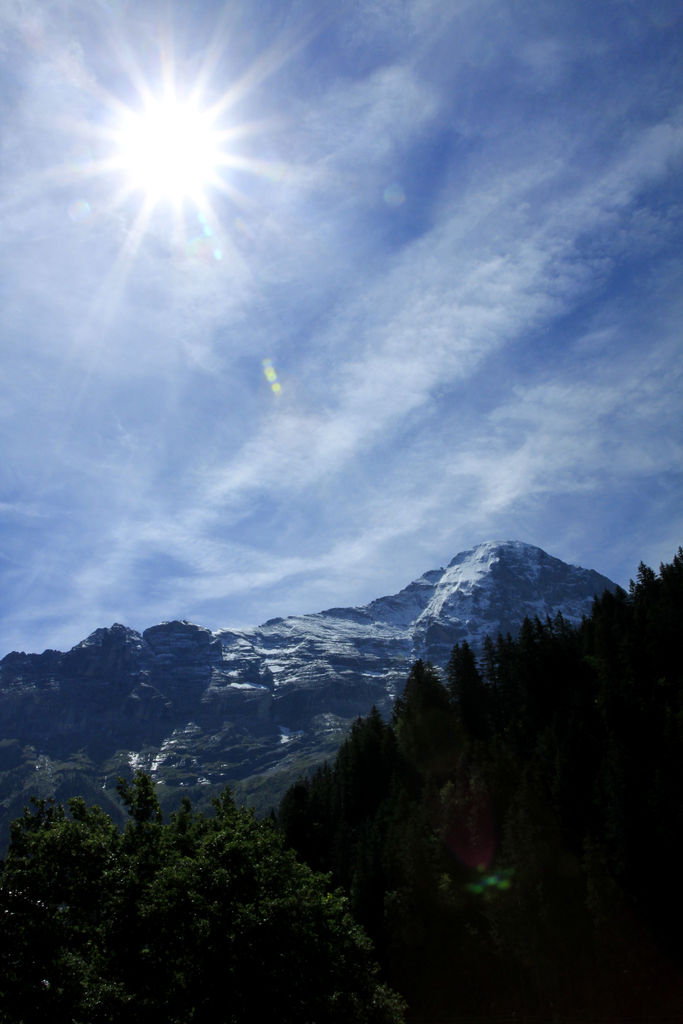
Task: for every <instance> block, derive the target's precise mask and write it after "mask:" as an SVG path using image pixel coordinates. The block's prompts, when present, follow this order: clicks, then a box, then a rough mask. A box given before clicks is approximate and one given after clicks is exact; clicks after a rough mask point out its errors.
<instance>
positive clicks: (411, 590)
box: [0, 541, 615, 845]
mask: <svg viewBox="0 0 683 1024" xmlns="http://www.w3.org/2000/svg"><path fill="white" fill-rule="evenodd" d="M614 588H615V584H614V583H612V581H610V580H609V579H607V578H606V577H604V576H601V575H600V574H599V573H597V572H594V571H593V570H589V569H583V568H579V567H577V566H572V565H567V564H566V563H564V562H562V561H561V560H559V559H557V558H554V557H552V556H551V555H548V554H546V552H545V551H542V550H541V549H540V548H538V547H534V546H532V545H529V544H525V543H521V542H519V541H505V542H493V541H488V542H485V543H483V544H479V545H478V546H477V547H475V548H473V549H471V550H469V551H464V552H461V553H460V554H458V555H456V556H455V558H453V560H452V561H451V562H450V563H449V564H448V566H447V567H446V568H445V569H443V568H441V569H435V570H431V571H428V572H426V573H425V574H424V575H423V576H421V577H420V578H419V579H417V580H415V581H413V582H412V583H410V584H409V585H408V586H406V587H405V588H404V589H403V590H401V591H400V592H399V593H398V594H394V595H391V596H388V597H380V598H377V599H376V600H374V601H371V602H370V603H369V604H366V605H363V606H360V607H351V608H330V609H328V610H326V611H322V612H318V613H314V614H309V615H299V616H291V617H288V618H277V619H270V620H269V621H268V622H265V623H264V624H263V625H261V626H258V627H255V628H253V629H229V628H226V629H220V630H217V631H213V632H212V631H211V630H209V629H206V628H205V627H203V626H199V625H195V624H193V623H190V622H186V621H182V622H180V621H174V622H164V623H161V624H159V625H155V626H152V627H150V628H149V629H146V630H144V632H143V633H138V632H136V631H135V630H133V629H129V628H128V627H126V626H123V625H120V624H118V623H116V624H114V625H112V626H110V627H107V628H100V629H96V630H95V632H94V633H92V634H91V635H90V636H89V637H87V639H85V640H83V641H81V642H80V643H79V644H77V645H76V646H75V647H73V648H72V649H71V650H70V651H67V652H66V653H62V652H59V651H53V650H46V651H44V652H43V653H42V654H24V653H18V652H12V653H11V654H8V655H7V656H6V657H4V658H3V659H2V661H0V805H1V806H2V819H3V820H2V821H0V843H2V844H3V845H4V842H5V841H6V835H7V831H6V830H7V827H8V821H9V820H10V819H11V818H12V817H14V816H15V815H16V814H17V813H20V812H21V808H22V806H23V805H24V804H25V803H27V801H28V798H29V796H30V795H32V794H35V795H37V796H50V795H55V796H57V798H59V799H62V800H63V799H66V798H67V797H68V796H70V795H74V794H80V795H84V796H85V797H86V798H87V799H89V800H91V801H92V802H97V803H99V804H100V805H101V806H106V808H107V810H109V811H110V812H111V811H112V810H116V809H118V803H117V799H116V794H115V784H116V780H117V778H118V777H119V776H120V775H129V774H130V772H131V770H132V769H135V768H144V769H145V770H147V771H149V772H150V773H151V775H152V776H153V777H154V778H155V779H156V780H157V781H158V782H160V783H163V784H164V785H163V786H162V787H160V793H161V794H162V806H163V805H166V807H171V806H175V805H177V803H178V802H179V799H180V797H181V796H183V795H189V796H191V798H192V801H193V803H194V804H197V805H199V806H202V805H204V804H206V803H208V801H209V799H210V797H212V796H214V795H216V793H217V792H218V791H220V790H221V789H222V788H223V787H224V786H225V785H226V783H229V784H230V786H231V788H232V789H233V792H234V793H235V795H236V797H237V798H238V799H242V800H244V801H245V802H248V803H251V804H253V805H254V806H255V807H256V808H257V810H260V811H262V812H266V811H267V810H268V809H269V807H271V806H273V805H274V804H275V803H277V801H278V799H279V797H280V796H281V794H282V792H283V791H284V789H285V788H286V787H287V786H288V785H289V784H290V783H291V782H292V781H293V779H294V778H295V777H296V776H297V775H298V774H300V773H301V772H302V771H305V770H306V769H307V768H309V767H310V766H312V765H314V764H317V763H319V762H320V761H322V760H324V759H325V758H326V757H332V756H333V755H334V752H335V750H336V749H337V747H338V745H339V743H340V742H341V740H342V738H343V737H344V735H345V733H346V731H347V729H348V727H349V724H350V723H351V722H352V721H353V719H354V718H356V717H357V716H358V715H363V714H366V713H367V712H368V711H369V710H370V708H371V707H372V705H373V704H374V705H376V706H377V707H378V708H379V710H380V711H381V712H382V713H383V714H385V715H386V714H388V713H389V712H390V710H391V706H392V704H393V701H394V699H395V698H396V696H398V695H400V692H401V690H402V687H403V684H404V682H405V679H406V676H407V674H408V672H409V670H410V666H411V665H412V663H413V662H414V661H415V660H416V659H417V658H422V659H423V660H429V661H431V662H432V663H433V664H434V665H435V666H437V667H440V668H443V667H444V666H445V665H446V663H447V661H448V658H449V655H450V652H451V650H452V648H453V646H454V645H455V644H456V643H458V642H462V641H463V640H467V642H468V643H469V644H470V646H471V647H472V648H473V649H474V650H475V652H476V651H479V650H480V649H481V645H482V643H483V641H484V638H485V637H486V636H487V635H490V636H491V637H493V638H495V637H496V636H497V635H498V634H499V633H502V634H504V635H505V634H507V633H510V634H511V635H513V636H514V635H516V633H517V632H518V630H519V628H520V626H521V624H522V622H523V620H524V618H525V617H527V616H528V617H530V618H533V617H534V616H538V617H539V618H540V619H542V620H543V619H545V618H546V616H550V617H551V618H552V617H554V616H555V615H556V614H557V613H558V612H561V613H562V615H563V616H564V617H565V618H566V619H567V620H569V621H570V622H578V621H580V620H581V618H582V616H584V615H586V614H588V613H589V612H590V609H591V604H592V601H593V598H594V596H595V595H598V594H601V593H602V592H603V591H604V590H605V589H610V590H614ZM549 685H552V680H549Z"/></svg>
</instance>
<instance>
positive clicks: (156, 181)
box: [113, 93, 225, 207]
mask: <svg viewBox="0 0 683 1024" xmlns="http://www.w3.org/2000/svg"><path fill="white" fill-rule="evenodd" d="M223 135H224V133H222V132H221V131H219V129H218V128H217V126H216V123H215V118H214V117H213V116H212V114H211V111H210V110H204V109H202V108H201V107H200V106H199V105H198V104H197V103H196V102H193V101H192V100H182V99H179V98H177V97H176V96H175V95H174V94H172V93H171V94H168V95H165V96H162V97H154V96H151V95H149V96H147V97H146V98H145V99H144V101H143V102H142V104H141V106H140V107H139V109H136V110H133V109H131V108H126V109H124V110H123V111H122V113H121V115H120V118H119V125H118V127H117V129H116V131H115V132H114V140H113V141H114V145H115V151H116V158H115V163H116V165H117V167H118V169H119V170H120V171H121V172H122V174H123V176H124V180H125V183H126V190H127V191H130V192H142V193H143V195H144V197H145V202H146V205H147V206H148V207H151V206H156V205H157V204H159V203H161V202H163V201H169V202H171V203H173V204H174V205H178V204H182V203H184V202H185V201H190V202H192V203H193V204H194V205H196V206H201V205H202V203H203V202H204V201H205V197H206V193H207V190H209V189H210V188H211V187H212V186H215V185H217V184H218V183H219V180H220V169H221V166H222V164H223V163H224V161H225V154H224V152H223V143H224V138H223Z"/></svg>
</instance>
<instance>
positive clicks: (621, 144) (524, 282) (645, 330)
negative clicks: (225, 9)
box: [0, 0, 683, 647]
mask: <svg viewBox="0 0 683 1024" xmlns="http://www.w3.org/2000/svg"><path fill="white" fill-rule="evenodd" d="M541 7H542V5H539V4H536V3H531V4H529V5H527V6H526V7H524V8H523V9H522V8H520V9H519V11H518V12H517V15H516V16H515V18H512V17H511V14H510V9H509V8H508V6H507V5H504V4H501V3H498V2H493V0H492V2H489V3H486V4H471V3H459V4H448V5H443V4H433V3H429V2H426V0H424V2H420V3H415V4H411V5H408V6H407V7H405V8H402V9H400V10H397V9H396V8H395V5H393V6H392V5H386V4H384V3H379V2H378V3H375V2H370V0H368V2H364V3H362V4H357V5H352V6H351V7H349V8H348V9H347V10H346V12H345V15H344V17H338V18H335V17H330V18H325V19H324V20H323V21H321V20H320V16H319V13H316V10H314V8H313V6H310V7H309V5H307V4H303V5H291V8H288V9H287V12H286V16H283V15H282V14H280V15H279V18H280V19H281V20H280V21H278V22H277V24H281V25H283V26H284V25H286V30H284V31H283V34H282V35H281V37H279V38H276V36H277V33H274V31H270V30H269V35H268V37H267V38H266V35H265V34H263V36H262V38H261V37H259V32H260V31H261V29H259V26H257V25H256V24H254V23H252V22H251V19H250V15H249V12H248V11H245V12H242V13H241V14H240V13H239V12H233V14H232V15H230V17H232V18H233V19H236V20H234V24H233V23H232V22H231V24H230V26H227V23H226V24H223V25H222V26H221V25H217V24H215V23H214V25H213V28H211V27H210V26H209V27H207V26H208V22H206V21H202V22H201V24H200V20H199V15H197V14H190V13H187V14H183V18H185V19H186V22H185V25H186V28H187V29H188V32H187V39H186V40H185V44H184V45H185V46H186V52H185V53H182V52H180V51H182V47H183V41H182V40H176V43H177V46H178V48H179V52H178V54H177V59H178V62H179V65H184V66H186V67H192V68H193V72H196V70H197V68H201V66H202V60H203V59H204V58H203V57H202V53H204V54H207V53H209V54H210V59H207V62H206V63H205V72H206V73H205V75H204V78H203V82H204V84H205V85H206V86H207V87H208V86H209V84H210V85H211V87H212V88H214V92H215V95H223V96H224V97H225V106H226V111H228V110H229V111H230V113H231V116H233V117H234V118H236V119H237V120H236V121H235V124H234V127H235V129H236V131H235V147H236V148H237V147H239V146H240V145H241V146H243V150H242V151H241V158H240V159H241V163H242V164H243V166H241V168H236V169H235V170H234V172H233V173H234V181H233V182H232V185H234V190H233V191H232V192H231V193H230V198H226V197H225V196H214V197H212V200H211V209H210V210H209V211H208V213H207V211H205V213H206V216H208V218H209V220H210V221H211V226H210V227H211V231H212V232H213V235H212V237H215V239H216V244H217V245H220V247H221V254H222V258H221V260H215V259H208V260H207V259H205V258H204V257H205V255H206V253H205V251H204V250H203V249H202V245H201V241H202V238H201V236H202V231H203V227H202V225H203V223H204V222H203V221H197V218H196V217H195V220H194V221H192V220H191V218H188V220H187V221H186V223H185V224H184V225H183V231H182V232H180V231H179V230H178V226H177V225H176V228H175V231H174V230H170V229H169V224H168V220H167V219H166V220H165V218H164V214H163V211H157V213H156V214H155V215H154V216H150V217H149V218H148V219H147V220H145V221H144V231H141V230H138V232H137V234H136V228H135V223H136V216H137V207H136V203H135V201H133V200H131V201H130V202H128V203H127V204H126V203H121V202H120V201H119V200H117V198H116V195H115V191H114V190H113V189H112V183H111V182H110V181H109V179H108V178H107V177H106V176H102V175H96V174H93V173H91V172H92V169H93V168H92V166H90V167H89V165H88V160H91V163H92V160H94V155H93V153H91V154H90V155H88V153H86V152H85V150H86V149H87V148H88V146H87V145H86V146H85V149H84V139H85V140H86V142H87V133H86V134H85V135H84V134H83V126H84V125H87V124H88V123H89V119H90V121H92V119H93V118H96V117H97V116H101V114H102V109H103V106H102V104H103V103H104V106H105V107H106V102H105V101H104V100H103V96H108V97H112V96H114V95H116V90H117V89H118V90H119V92H120V93H121V98H122V100H123V101H125V99H126V95H124V94H130V92H131V89H133V85H134V83H131V81H130V79H129V77H127V76H128V71H127V70H126V68H127V67H128V68H129V67H132V66H135V67H136V68H137V71H136V74H137V75H142V74H147V73H149V65H148V64H146V63H145V62H146V61H147V60H148V58H149V54H150V53H152V52H153V51H154V45H155V42H154V36H153V33H152V32H151V27H150V26H151V22H150V21H149V18H148V15H149V13H150V11H151V8H149V10H148V8H147V6H146V5H145V4H143V5H142V11H141V18H142V24H143V27H144V31H143V32H141V34H140V35H139V36H138V37H136V36H135V34H134V33H133V25H132V22H130V21H129V20H128V15H127V14H126V11H125V7H124V6H120V7H115V8H112V9H111V10H110V12H109V13H108V14H107V13H106V12H105V10H104V8H102V9H100V8H99V7H97V8H96V9H93V11H92V12H91V16H90V18H89V20H87V21H86V20H83V19H82V18H81V17H80V15H81V14H82V12H83V5H82V3H81V2H80V0H69V2H68V3H67V2H66V0H65V2H64V3H62V4H60V5H59V7H54V8H51V9H50V11H51V12H53V13H50V12H49V11H46V9H45V8H44V7H43V5H35V6H33V7H32V6H31V5H30V4H29V5H25V4H22V5H18V4H16V5H5V6H4V7H3V11H2V14H0V19H2V22H1V23H2V25H3V28H4V29H5V32H4V38H6V39H7V38H11V39H12V40H13V41H14V42H13V46H12V48H6V55H7V56H8V61H9V66H10V68H11V71H12V74H13V76H14V77H13V84H12V90H13V97H14V98H13V101H12V105H11V106H10V105H8V104H7V103H6V107H5V112H6V113H7V117H6V118H5V123H6V125H7V130H6V131H5V133H4V134H3V139H2V142H1V143H0V145H1V147H2V150H1V152H2V159H3V175H4V178H3V180H2V181H0V219H1V220H2V232H3V233H2V237H3V242H2V248H1V249H0V275H1V279H2V281H3V329H2V335H1V336H0V341H1V343H2V346H3V368H4V380H3V382H2V384H1V385H0V439H1V440H2V444H3V463H4V464H3V468H2V471H0V472H1V475H0V482H1V484H2V488H3V489H2V492H1V493H0V500H1V502H2V503H1V504H0V516H2V517H3V522H4V524H5V525H4V526H3V535H2V537H3V540H4V545H3V546H2V551H3V552H4V556H5V561H4V562H3V572H4V573H5V575H6V588H5V592H6V593H7V595H8V596H9V598H10V601H11V606H12V607H11V609H10V611H9V613H8V614H7V615H6V616H5V617H4V620H3V623H2V626H3V629H4V632H3V633H2V634H0V637H4V638H5V639H4V640H3V641H2V642H3V643H4V646H5V647H9V646H36V647H41V646H45V644H46V643H50V644H62V645H63V644H65V643H67V642H69V641H70V642H75V641H76V640H77V639H79V637H80V635H82V632H83V631H85V630H86V629H89V628H94V627H95V626H96V625H101V624H103V622H104V623H106V622H107V621H109V620H110V619H111V618H112V617H115V618H120V619H123V620H124V621H127V622H131V623H132V624H134V625H137V626H140V627H144V626H146V625H149V624H150V623H151V622H152V621H154V620H155V619H159V618H168V617H170V616H174V615H183V616H189V617H195V618H199V619H200V620H201V621H204V622H206V623H207V624H209V625H212V626H215V627H217V626H220V625H229V624H230V623H231V622H237V621H239V622H256V621H260V620H263V619H264V618H266V617H268V616H270V615H273V614H277V613H280V614H282V613H287V612H290V611H291V612H294V611H306V610H314V609H315V608H316V607H321V606H324V605H327V604H336V603H347V602H348V603H354V602H357V601H360V600H368V599H370V598H371V597H373V596H375V595H376V593H377V592H378V591H382V590H383V591H385V592H387V591H389V590H391V589H392V588H394V587H396V586H400V585H403V584H404V583H406V582H408V580H409V579H410V578H411V577H412V576H414V575H416V574H417V573H419V572H422V571H423V570H424V569H426V568H427V567H428V566H429V565H431V564H438V563H440V562H442V561H443V560H444V559H446V558H449V557H451V556H452V554H454V553H455V550H454V549H455V548H461V547H464V546H467V545H468V544H470V543H474V542H476V541H477V540H480V539H482V538H483V537H485V536H490V535H495V536H500V537H502V536H514V535H519V536H523V537H524V539H528V540H531V541H535V542H537V543H542V544H544V545H545V546H547V547H548V548H549V549H551V550H552V551H553V553H556V554H559V555H564V556H565V557H568V558H570V559H572V560H574V561H582V560H583V561H584V562H588V561H589V559H590V558H593V559H594V560H596V559H597V560H599V564H596V567H598V568H601V569H602V571H605V572H608V573H612V574H613V575H617V576H619V575H620V576H621V577H623V576H624V575H625V573H626V572H627V571H629V570H626V569H625V568H624V565H625V563H626V562H628V561H629V558H630V557H633V558H636V559H638V558H640V557H641V553H640V551H635V552H634V553H633V555H631V550H632V548H635V547H636V546H637V545H639V544H641V545H642V544H643V542H644V541H645V540H646V539H647V536H648V530H649V531H650V532H651V533H652V535H653V536H656V537H657V538H658V540H656V541H653V542H652V543H650V545H649V547H648V551H649V552H650V555H651V554H652V553H653V552H654V553H655V554H656V553H657V551H658V550H659V547H658V545H661V546H663V545H665V544H668V543H669V542H670V539H671V537H672V535H673V534H674V533H675V531H676V529H678V528H680V526H681V518H680V496H681V494H680V484H681V478H680V471H679V469H678V467H679V466H680V464H681V446H682V444H683V439H682V437H681V431H680V416H679V414H678V409H679V399H678V397H677V396H678V395H679V394H680V377H679V369H678V368H679V366H680V328H679V326H678V325H679V324H680V300H679V298H678V296H679V295H680V272H679V269H677V259H678V256H677V250H678V244H677V243H679V241H680V229H681V211H682V210H683V202H681V194H680V185H679V184H678V183H679V182H680V169H681V163H682V162H683V116H682V113H683V111H682V108H681V106H680V89H677V88H676V85H677V84H678V85H680V77H678V78H677V76H676V73H675V72H673V71H672V70H671V68H672V67H673V65H672V63H671V62H670V61H668V60H666V59H664V56H665V55H666V54H667V53H669V50H670V48H671V46H672V42H671V39H670V35H671V25H672V24H674V25H676V24H678V22H677V21H676V20H675V18H674V21H673V22H671V21H667V20H666V19H665V21H664V24H660V21H661V18H660V19H659V21H658V20H657V18H655V17H654V15H652V16H651V15H650V14H648V13H647V12H643V11H640V10H638V11H636V10H635V9H630V8H629V10H628V11H627V10H626V9H624V10H623V11H622V12H621V15H620V16H618V17H617V16H616V15H615V17H614V19H612V21H611V22H610V23H609V24H608V23H607V20H605V17H606V16H604V15H603V14H601V13H599V12H597V13H596V15H595V18H591V19H590V20H589V19H587V18H586V17H585V16H584V15H583V14H581V12H580V11H578V9H577V10H570V9H569V8H566V9H564V8H563V9H562V10H559V9H558V10H555V11H552V12H550V11H546V10H545V8H544V9H543V10H541ZM226 17H228V15H227V14H226ZM671 17H673V15H672V14H671V12H669V14H668V15H667V18H671ZM193 19H194V20H193ZM634 19H635V21H634ZM273 24H275V22H274V23H273ZM107 26H108V27H107ZM228 27H229V28H230V32H228V31H227V28H228ZM110 30H111V31H114V30H115V33H114V35H111V36H108V33H109V31H110ZM263 31H264V32H265V30H263ZM48 38H49V39H50V45H49V46H48V45H47V39H48ZM107 38H111V39H112V40H113V39H115V40H116V42H115V44H114V43H112V45H111V46H110V48H109V50H107V49H106V47H105V46H104V41H105V40H106V39H107ZM190 39H193V40H194V42H192V43H190V42H189V40H190ZM234 39H241V40H243V41H244V40H248V41H249V42H248V48H251V50H252V51H253V53H254V55H255V58H256V59H255V60H254V61H253V62H252V64H251V65H249V64H248V62H247V61H246V57H244V58H243V60H242V64H241V65H240V69H239V71H238V72H236V73H235V77H234V80H232V81H231V80H230V76H229V75H227V76H225V66H226V61H227V57H228V55H229V54H230V52H231V51H230V47H231V45H233V47H234V41H233V42H232V43H231V40H234ZM201 40H204V41H208V42H207V46H206V47H205V48H204V49H203V50H202V47H201V46H200V45H199V44H200V41H201ZM639 40H640V42H639ZM202 45H203V44H202ZM193 47H194V49H193ZM259 51H260V53H261V56H260V58H259V56H258V55H259ZM123 54H127V57H126V61H125V62H124V64H125V65H126V66H123V65H122V63H121V58H122V55H123ZM660 58H661V59H660ZM625 61H627V62H628V67H629V74H628V75H625V74H623V73H622V71H621V67H622V64H623V63H624V62H625ZM126 62H127V63H126ZM209 72H210V73H209ZM211 76H214V79H217V80H216V81H214V80H213V79H212V81H211V83H209V79H210V78H211ZM221 76H225V78H224V80H220V81H218V79H221ZM240 117H241V118H243V121H242V122H240V121H239V118H240ZM240 125H241V130H240ZM76 129H78V130H76ZM79 132H80V134H79ZM93 139H95V136H93ZM91 142H92V145H91V149H94V148H96V147H97V145H99V143H98V142H96V141H92V140H91ZM95 155H96V154H95ZM238 156H239V153H237V154H236V158H235V164H236V165H237V164H239V163H240V159H238ZM74 204H76V205H74ZM79 204H80V205H79ZM83 204H85V205H83ZM86 207H87V211H86ZM142 223H143V222H142V221H140V220H138V226H140V225H141V224H142ZM202 253H204V255H202ZM264 359H269V360H271V363H270V364H268V365H270V366H272V367H274V368H275V370H276V371H277V377H278V383H279V384H280V385H281V391H280V393H279V394H275V393H273V392H272V390H271V389H270V386H269V383H268V381H267V380H266V378H265V376H264V373H263V360H264ZM643 481H648V487H649V493H650V495H651V501H650V505H649V506H648V505H647V503H646V502H645V500H644V498H643ZM629 519H630V521H629ZM579 521H580V522H581V523H582V526H581V527H578V526H577V523H578V522H579ZM615 522H616V523H618V525H619V530H620V531H623V532H625V533H626V535H627V536H628V537H631V538H632V539H633V540H632V544H629V542H628V541H625V540H622V539H621V538H617V537H615V536H614V535H615V529H614V523H615ZM584 527H585V528H584ZM588 533H590V539H588V538H587V536H586V535H587V534H588ZM667 554H670V552H668V551H663V552H662V554H661V556H660V557H666V556H667ZM630 571H633V570H632V569H631V570H630ZM43 637H44V638H45V639H43ZM62 637H63V638H64V639H60V638H62Z"/></svg>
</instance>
